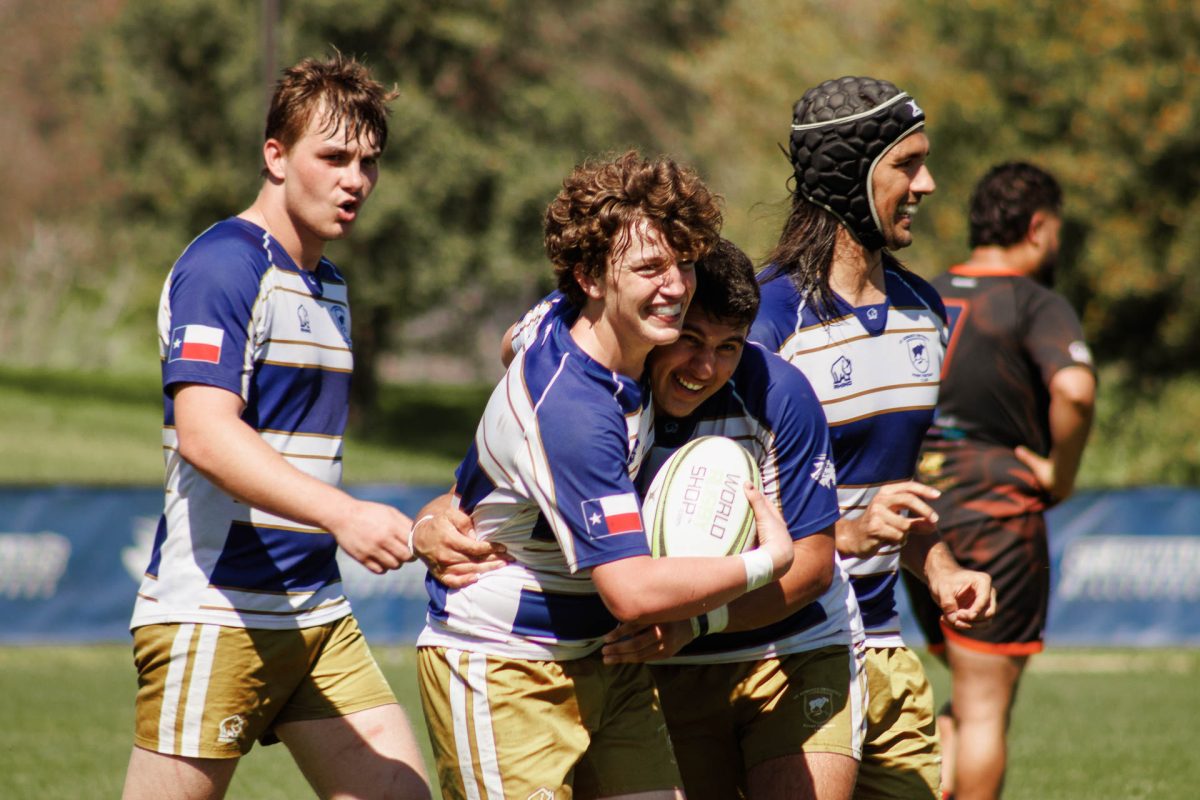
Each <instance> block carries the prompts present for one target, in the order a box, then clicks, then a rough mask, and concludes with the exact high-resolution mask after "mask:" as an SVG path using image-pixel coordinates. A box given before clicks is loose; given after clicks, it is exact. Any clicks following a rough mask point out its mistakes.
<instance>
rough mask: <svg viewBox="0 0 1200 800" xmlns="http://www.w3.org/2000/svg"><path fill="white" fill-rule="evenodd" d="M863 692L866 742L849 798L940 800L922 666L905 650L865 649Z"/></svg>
mask: <svg viewBox="0 0 1200 800" xmlns="http://www.w3.org/2000/svg"><path fill="white" fill-rule="evenodd" d="M867 686H868V688H869V690H870V695H871V699H870V704H869V705H868V710H867V741H866V743H865V744H864V745H863V758H862V763H861V764H859V767H858V784H857V785H856V786H855V788H854V797H855V798H856V800H862V799H864V798H900V800H917V798H920V800H928V798H937V797H939V785H940V781H941V763H942V757H941V750H940V748H939V746H938V740H937V724H936V722H935V720H934V716H933V690H932V689H930V687H929V681H928V680H926V678H925V670H924V668H923V667H922V666H921V661H920V660H919V659H918V658H917V655H916V654H915V653H914V652H913V651H912V650H910V649H908V648H907V647H868V648H867Z"/></svg>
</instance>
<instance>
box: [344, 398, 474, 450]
mask: <svg viewBox="0 0 1200 800" xmlns="http://www.w3.org/2000/svg"><path fill="white" fill-rule="evenodd" d="M492 388H493V387H491V386H483V385H480V386H443V385H435V384H410V385H403V386H395V385H392V386H384V387H382V388H381V390H380V393H379V403H378V410H377V411H375V412H374V413H373V414H371V415H370V416H369V417H364V418H362V419H361V420H360V421H358V422H356V423H355V424H354V426H353V432H354V434H355V435H356V436H357V437H358V438H360V439H364V440H367V441H371V442H374V443H376V444H380V445H384V446H388V447H403V448H405V449H407V450H420V451H423V452H427V453H430V454H436V455H439V456H443V457H445V458H448V459H452V460H454V461H457V460H458V459H461V458H462V457H463V456H464V455H466V452H467V449H468V448H469V447H470V444H471V440H472V439H473V438H474V436H475V428H476V427H477V426H478V424H479V417H480V416H481V415H482V414H483V408H484V406H485V405H487V399H488V395H490V394H491V391H492Z"/></svg>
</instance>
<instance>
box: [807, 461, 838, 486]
mask: <svg viewBox="0 0 1200 800" xmlns="http://www.w3.org/2000/svg"><path fill="white" fill-rule="evenodd" d="M812 466H813V468H812V472H810V473H809V474H808V477H810V478H812V479H813V480H814V481H816V482H817V483H819V484H821V485H822V486H824V487H825V488H826V489H832V488H834V487H835V486H837V471H836V470H835V469H834V466H833V460H832V459H830V458H829V456H827V455H825V454H824V453H821V455H819V456H817V457H816V458H814V459H813V464H812Z"/></svg>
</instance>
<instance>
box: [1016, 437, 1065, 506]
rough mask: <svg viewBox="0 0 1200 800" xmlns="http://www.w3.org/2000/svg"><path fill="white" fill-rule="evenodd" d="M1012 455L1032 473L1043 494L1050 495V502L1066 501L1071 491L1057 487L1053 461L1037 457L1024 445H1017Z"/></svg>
mask: <svg viewBox="0 0 1200 800" xmlns="http://www.w3.org/2000/svg"><path fill="white" fill-rule="evenodd" d="M1013 454H1014V455H1016V457H1017V461H1020V462H1021V463H1022V464H1024V465H1025V468H1026V469H1028V470H1029V471H1030V472H1032V473H1033V479H1034V480H1035V481H1037V485H1038V486H1039V487H1040V488H1041V490H1042V491H1043V492H1045V493H1046V494H1048V495H1050V498H1051V500H1053V501H1054V502H1055V503H1058V502H1061V501H1063V500H1066V499H1067V496H1068V495H1070V493H1071V491H1070V489H1069V488H1064V487H1062V486H1059V485H1058V480H1057V475H1056V474H1055V473H1056V470H1055V469H1054V461H1053V460H1051V459H1049V458H1043V457H1042V456H1039V455H1038V454H1037V453H1035V452H1033V451H1032V450H1030V449H1029V448H1028V447H1026V446H1025V445H1019V446H1018V447H1017V448H1015V449H1014V450H1013Z"/></svg>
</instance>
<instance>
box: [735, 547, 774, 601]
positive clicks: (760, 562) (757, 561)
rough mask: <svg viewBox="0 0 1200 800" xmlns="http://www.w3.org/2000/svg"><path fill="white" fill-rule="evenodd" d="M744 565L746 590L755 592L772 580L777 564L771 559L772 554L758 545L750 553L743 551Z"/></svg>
mask: <svg viewBox="0 0 1200 800" xmlns="http://www.w3.org/2000/svg"><path fill="white" fill-rule="evenodd" d="M741 558H742V566H744V567H745V568H746V591H747V592H753V591H754V590H755V589H757V588H758V587H760V586H766V585H767V584H768V583H770V582H771V575H772V573H774V572H775V564H774V562H773V561H771V554H770V553H768V552H767V551H766V550H765V549H764V548H762V547H756V548H755V549H753V550H751V551H750V552H749V553H742V554H741Z"/></svg>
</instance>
